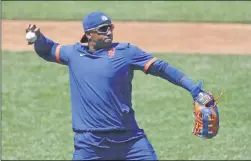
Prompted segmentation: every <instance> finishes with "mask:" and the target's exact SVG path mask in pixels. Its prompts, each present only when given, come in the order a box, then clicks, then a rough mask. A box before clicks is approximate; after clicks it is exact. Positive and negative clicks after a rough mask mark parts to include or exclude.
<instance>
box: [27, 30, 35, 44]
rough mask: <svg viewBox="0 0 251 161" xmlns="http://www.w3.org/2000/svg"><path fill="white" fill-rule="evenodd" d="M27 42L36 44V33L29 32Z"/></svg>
mask: <svg viewBox="0 0 251 161" xmlns="http://www.w3.org/2000/svg"><path fill="white" fill-rule="evenodd" d="M25 37H26V40H27V41H28V42H31V43H33V42H35V41H36V40H37V36H36V34H35V33H34V32H31V31H29V32H28V33H27V34H26V36H25Z"/></svg>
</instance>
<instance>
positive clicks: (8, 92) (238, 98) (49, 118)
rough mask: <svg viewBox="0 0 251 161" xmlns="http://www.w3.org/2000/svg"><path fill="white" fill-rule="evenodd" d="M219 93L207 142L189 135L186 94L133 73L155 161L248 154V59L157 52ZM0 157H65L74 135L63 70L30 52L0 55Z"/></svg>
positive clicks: (250, 112) (138, 107)
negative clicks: (215, 128) (215, 125)
mask: <svg viewBox="0 0 251 161" xmlns="http://www.w3.org/2000/svg"><path fill="white" fill-rule="evenodd" d="M156 56H157V57H159V58H161V59H163V60H166V61H168V62H169V63H171V64H173V65H174V66H176V67H178V68H179V69H181V70H183V71H184V72H185V73H186V74H187V75H189V76H190V77H191V78H192V79H193V80H194V81H196V82H197V81H199V80H200V79H202V80H204V83H205V86H204V89H206V90H208V91H212V92H213V93H214V94H215V95H218V93H219V92H220V89H221V88H223V89H225V90H226V93H225V94H224V95H223V98H222V101H221V103H220V105H219V110H220V125H221V128H220V132H219V134H218V136H217V137H215V138H214V139H211V140H203V139H200V138H198V137H195V136H193V135H192V133H191V129H192V126H193V120H192V107H193V105H192V99H191V96H190V94H189V93H188V92H186V91H185V90H183V89H182V88H180V87H177V86H174V85H172V84H171V83H168V82H167V81H165V80H161V79H160V78H157V77H153V76H149V75H145V74H143V73H142V72H139V71H137V72H136V73H135V79H134V81H133V105H134V109H135V111H136V118H137V121H138V123H139V125H140V127H141V128H144V129H145V131H146V133H147V135H148V137H149V139H150V141H151V143H152V144H153V146H154V148H155V149H156V152H157V154H158V157H159V159H160V160H163V159H174V160H179V159H183V160H187V159H201V160H203V159H209V160H210V159H212V160H218V159H229V160H232V159H237V160H241V159H243V160H244V159H249V160H250V159H251V153H250V151H251V146H250V144H251V132H250V125H251V119H250V117H251V109H250V98H251V84H250V82H251V72H250V71H251V63H250V62H251V56H244V55H243V56H238V55H232V56H218V55H182V54H180V55H175V54H174V55H157V54H156ZM2 67H3V72H2V83H3V85H2V94H3V102H2V152H3V153H2V159H5V160H6V159H12V160H20V159H22V160H27V159H33V160H34V159H39V160H46V159H57V160H60V159H67V160H69V159H71V157H72V152H73V133H72V131H71V108H70V98H69V84H68V69H67V67H64V66H61V65H57V64H54V63H48V62H45V61H44V60H42V59H40V58H39V57H38V56H36V54H35V53H32V52H22V53H9V52H4V53H3V55H2Z"/></svg>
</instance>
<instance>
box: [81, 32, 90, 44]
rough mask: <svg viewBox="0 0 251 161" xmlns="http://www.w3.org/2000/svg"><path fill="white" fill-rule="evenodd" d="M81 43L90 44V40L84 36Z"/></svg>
mask: <svg viewBox="0 0 251 161" xmlns="http://www.w3.org/2000/svg"><path fill="white" fill-rule="evenodd" d="M80 42H81V43H85V42H88V39H87V37H86V35H85V34H84V36H83V37H82V38H81V40H80Z"/></svg>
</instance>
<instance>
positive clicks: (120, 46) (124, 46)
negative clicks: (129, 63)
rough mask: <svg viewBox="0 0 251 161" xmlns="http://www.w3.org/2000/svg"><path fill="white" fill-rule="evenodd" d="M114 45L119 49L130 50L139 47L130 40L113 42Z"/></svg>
mask: <svg viewBox="0 0 251 161" xmlns="http://www.w3.org/2000/svg"><path fill="white" fill-rule="evenodd" d="M113 46H114V47H115V48H116V49H118V50H128V49H134V48H138V47H137V46H136V45H134V44H132V43H130V42H123V43H113Z"/></svg>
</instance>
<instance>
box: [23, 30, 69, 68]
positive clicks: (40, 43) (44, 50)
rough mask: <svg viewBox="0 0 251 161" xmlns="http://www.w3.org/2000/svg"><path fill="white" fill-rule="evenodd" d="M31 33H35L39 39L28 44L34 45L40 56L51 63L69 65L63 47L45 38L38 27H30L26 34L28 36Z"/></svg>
mask: <svg viewBox="0 0 251 161" xmlns="http://www.w3.org/2000/svg"><path fill="white" fill-rule="evenodd" d="M29 32H32V33H35V35H36V37H37V38H36V40H35V41H34V42H30V41H28V42H29V43H28V44H29V45H31V44H34V50H35V52H36V53H37V55H38V56H40V57H41V58H43V59H44V60H46V61H49V62H57V63H60V64H64V65H67V64H68V56H67V54H66V53H65V51H64V47H63V46H61V45H59V44H58V43H55V42H53V41H52V40H50V39H49V38H47V37H45V36H44V35H43V34H42V33H41V32H40V29H39V28H37V27H36V25H30V26H29V27H28V29H26V33H27V34H28V33H29ZM27 34H26V36H27Z"/></svg>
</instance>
